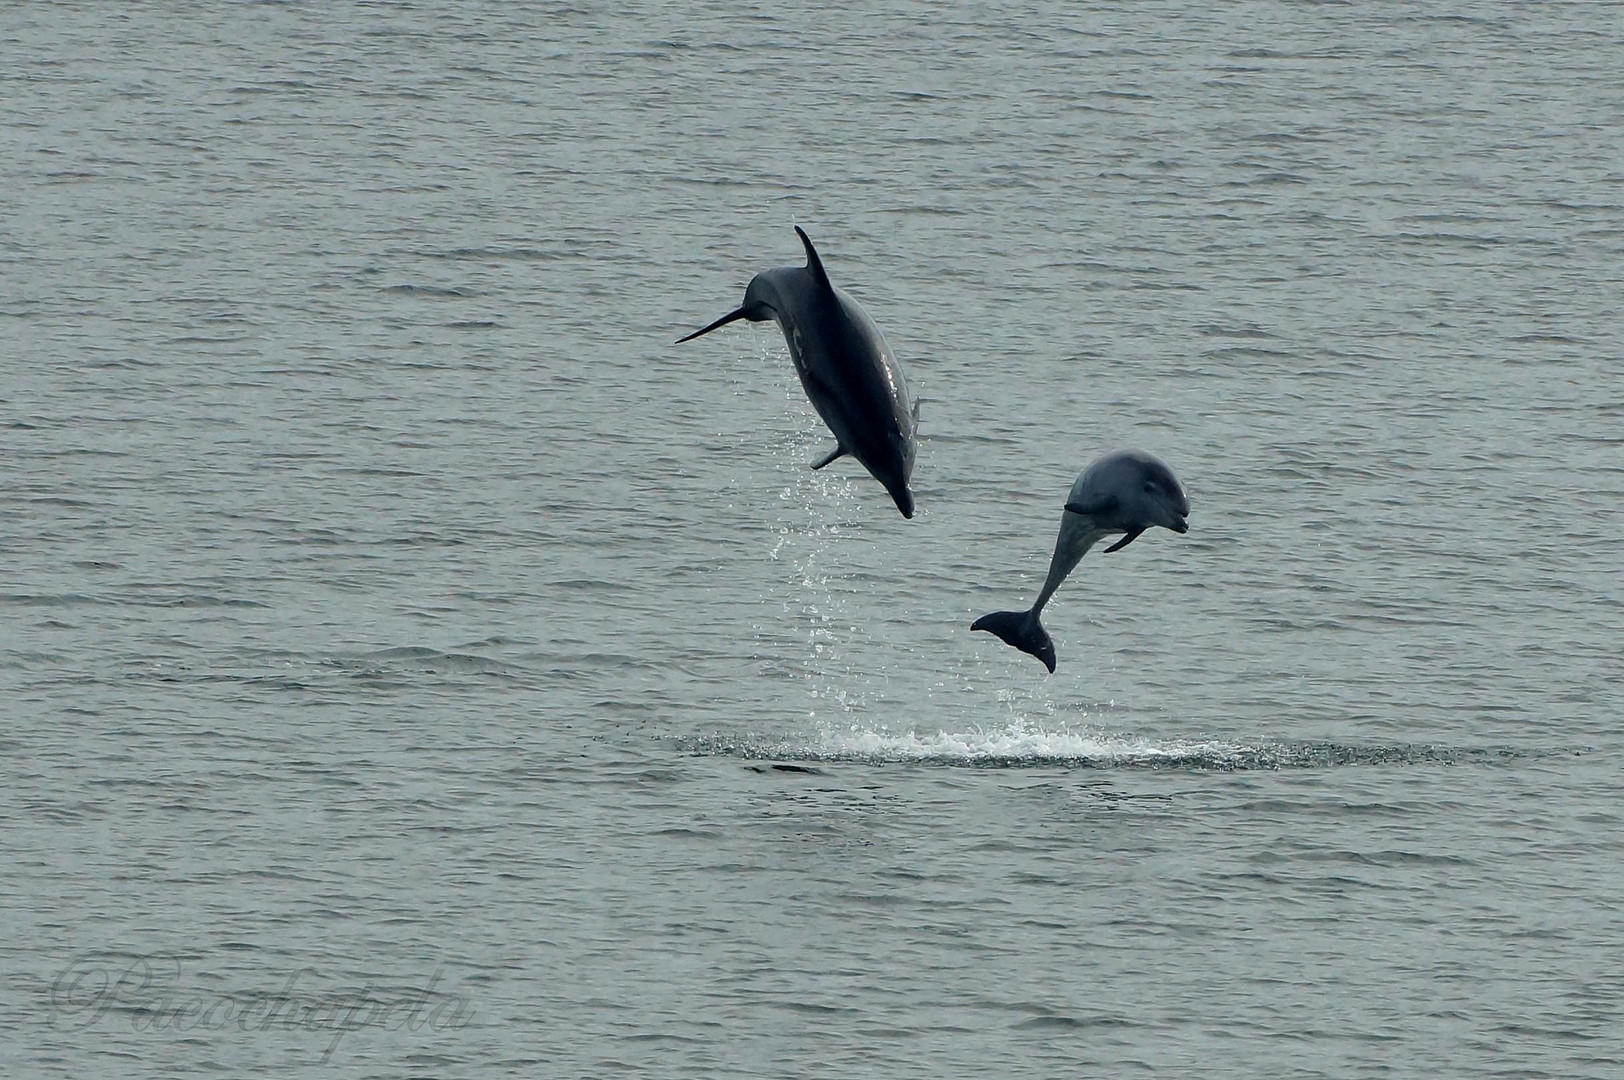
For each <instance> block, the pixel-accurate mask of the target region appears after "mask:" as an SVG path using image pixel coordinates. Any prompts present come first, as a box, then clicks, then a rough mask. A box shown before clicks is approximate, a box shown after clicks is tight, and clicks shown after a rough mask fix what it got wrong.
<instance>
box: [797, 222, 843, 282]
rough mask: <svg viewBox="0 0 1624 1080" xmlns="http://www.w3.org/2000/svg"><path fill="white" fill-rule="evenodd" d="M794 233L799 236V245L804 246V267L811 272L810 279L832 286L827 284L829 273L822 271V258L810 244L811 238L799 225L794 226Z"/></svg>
mask: <svg viewBox="0 0 1624 1080" xmlns="http://www.w3.org/2000/svg"><path fill="white" fill-rule="evenodd" d="M795 235H796V236H799V237H800V238H801V246H803V247H805V248H806V268H807V269H808V270H810V271H811V272H812V280H814V281H816V282H817V283H818V284H819V285H823V286H825V287H826V288H833V287H834V286H832V285H830V284H829V275H828V274H827V273H825V272H824V269H823V260H822V259H820V258H818V249H817V248H815V247H813V246H812V238H811V237H810V236H808V235H806V230H805V229H803V228H801V227H800V226H799V225H797V226H795Z"/></svg>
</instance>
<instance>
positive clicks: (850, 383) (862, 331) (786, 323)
mask: <svg viewBox="0 0 1624 1080" xmlns="http://www.w3.org/2000/svg"><path fill="white" fill-rule="evenodd" d="M795 232H796V234H797V235H798V236H800V238H801V243H802V244H803V245H804V246H805V247H806V265H805V266H781V267H778V268H777V269H773V270H763V271H762V272H761V273H759V274H757V275H756V276H755V277H753V278H751V279H750V285H749V287H748V288H747V289H745V291H744V305H743V306H742V307H740V308H738V309H737V310H735V311H730V312H728V313H727V314H726V315H723V316H722V317H721V318H720V319H717V320H716V321H715V322H713V323H711V324H710V325H709V326H707V327H705V329H703V330H696V331H694V332H693V333H691V334H689V335H688V336H687V337H685V338H681V339H680V340H679V341H678V342H677V344H679V345H680V344H682V342H684V341H692V340H693V339H694V338H696V337H699V336H700V335H701V334H708V333H710V332H711V331H712V330H715V329H716V328H717V327H718V326H726V325H727V324H728V323H730V322H733V321H734V320H735V319H748V320H750V321H751V322H765V321H766V320H768V319H777V320H778V326H779V328H780V329H782V330H783V331H784V340H785V342H787V343H788V344H789V356H790V360H791V361H793V362H794V364H795V373H796V374H797V375H799V376H800V377H801V386H802V387H804V388H805V390H806V396H807V398H808V399H809V400H810V401H811V402H812V407H813V408H814V409H816V410H817V411H818V415H819V416H821V417H823V422H824V423H825V424H828V425H829V430H830V431H832V432H833V433H834V436H835V448H834V449H833V450H831V451H829V453H828V454H826V455H824V456H823V457H822V458H821V459H819V460H818V461H816V462H814V463H813V465H812V467H813V468H814V469H821V468H823V467H824V466H825V465H827V464H829V463H830V462H831V461H833V460H835V459H836V458H838V457H840V456H842V455H843V454H850V455H851V456H852V457H854V458H856V459H857V460H858V461H859V462H861V463H862V466H863V468H865V469H867V470H868V471H869V473H870V474H871V475H872V476H873V477H874V479H876V480H878V481H879V482H880V483H881V484H883V485H884V486H885V490H886V491H888V492H890V493H891V498H892V499H894V500H895V501H896V504H897V509H898V510H901V511H902V516H903V517H905V518H911V517H913V513H914V498H913V492H912V491H910V490H908V478H909V476H911V475H912V473H913V463H914V452H915V450H916V443H915V438H914V436H915V432H916V430H917V429H918V425H919V413H918V409H917V407H916V406H915V405H913V404H912V403H910V401H909V399H908V384H907V382H906V381H905V380H904V379H903V377H902V366H901V365H900V364H898V363H897V358H896V357H895V356H893V355H892V354H891V349H890V348H889V347H888V346H887V345H886V344H885V338H884V336H883V335H881V333H880V328H879V327H877V326H875V325H874V320H872V319H870V318H869V317H868V315H867V313H865V312H864V311H863V309H862V308H860V307H858V306H857V301H855V300H853V299H852V298H851V297H850V296H847V295H846V294H845V292H843V291H841V290H840V289H837V288H835V286H834V285H832V284H831V283H830V281H829V275H828V274H827V273H825V272H824V269H823V260H821V259H819V258H818V252H817V249H816V248H814V247H813V246H812V241H811V240H810V239H809V238H808V237H807V235H806V233H805V232H804V231H803V230H802V229H801V227H800V226H799V225H797V226H796V227H795Z"/></svg>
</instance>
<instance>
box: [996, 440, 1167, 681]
mask: <svg viewBox="0 0 1624 1080" xmlns="http://www.w3.org/2000/svg"><path fill="white" fill-rule="evenodd" d="M1189 514H1190V500H1189V498H1188V497H1187V496H1186V495H1185V494H1184V486H1183V485H1182V484H1180V483H1179V480H1178V477H1176V476H1174V475H1173V470H1172V469H1169V468H1168V467H1167V466H1166V464H1164V463H1163V462H1162V461H1161V460H1160V459H1158V458H1154V457H1152V456H1151V455H1149V454H1147V453H1144V452H1143V451H1140V450H1121V451H1117V452H1116V453H1112V454H1106V455H1105V456H1104V457H1102V458H1100V459H1099V460H1098V461H1096V462H1094V464H1092V465H1090V466H1089V467H1088V468H1086V469H1084V470H1083V474H1082V475H1081V476H1079V477H1078V478H1077V482H1076V483H1075V484H1073V485H1072V486H1071V494H1070V495H1069V496H1067V498H1066V511H1065V513H1064V514H1062V515H1061V516H1060V535H1059V536H1058V537H1057V538H1056V539H1055V544H1054V557H1053V558H1051V559H1050V560H1049V576H1048V578H1047V579H1046V580H1045V581H1044V582H1043V591H1042V592H1040V593H1038V599H1037V603H1035V604H1033V605H1032V606H1031V607H1030V608H1028V609H1027V610H1026V611H995V612H993V613H992V614H991V615H983V616H981V618H979V619H977V620H976V621H975V622H974V623H973V624H972V625H971V627H970V629H971V630H985V631H987V632H988V633H989V634H997V635H998V636H999V637H1001V638H1003V639H1004V641H1005V642H1007V643H1008V644H1010V645H1013V646H1015V647H1016V648H1017V649H1020V650H1021V651H1022V652H1028V653H1031V654H1032V655H1033V656H1035V657H1037V658H1038V659H1039V660H1042V661H1043V664H1044V666H1045V667H1047V668H1048V669H1049V671H1050V672H1051V673H1053V671H1054V642H1053V641H1052V640H1050V638H1049V635H1048V632H1047V631H1045V630H1044V629H1043V624H1042V623H1041V622H1039V621H1038V613H1039V612H1041V611H1042V610H1043V605H1044V604H1047V603H1048V602H1049V597H1051V596H1053V595H1054V592H1055V590H1056V589H1058V588H1060V583H1061V582H1062V581H1065V580H1066V575H1067V574H1069V573H1071V571H1072V568H1073V567H1075V566H1076V565H1077V563H1078V561H1079V560H1081V559H1082V557H1083V556H1084V555H1085V554H1087V553H1088V549H1089V548H1091V547H1093V546H1094V545H1095V544H1097V543H1098V542H1099V541H1100V540H1102V539H1104V538H1105V537H1107V536H1113V535H1116V534H1118V533H1126V534H1127V535H1126V536H1123V538H1122V539H1121V540H1118V541H1117V542H1116V543H1114V544H1112V545H1111V546H1110V547H1108V548H1106V549H1105V551H1106V554H1110V553H1111V552H1113V551H1121V550H1122V549H1123V548H1125V547H1127V546H1128V545H1129V544H1131V543H1133V542H1134V541H1135V540H1137V539H1138V538H1139V534H1140V533H1142V532H1144V531H1145V530H1146V529H1148V528H1150V527H1151V526H1152V525H1160V526H1161V527H1162V528H1164V529H1172V530H1173V531H1174V532H1176V533H1182V532H1187V531H1188V530H1189V528H1190V526H1189V523H1188V522H1187V521H1185V518H1187V517H1188V516H1189Z"/></svg>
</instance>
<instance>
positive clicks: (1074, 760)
mask: <svg viewBox="0 0 1624 1080" xmlns="http://www.w3.org/2000/svg"><path fill="white" fill-rule="evenodd" d="M678 742H679V745H681V746H682V747H683V748H684V749H685V750H687V751H688V752H690V753H693V754H697V755H703V756H723V757H737V758H744V759H748V760H773V761H824V762H851V763H855V764H867V765H885V764H914V765H931V766H958V767H979V768H1033V767H1045V766H1048V767H1064V768H1094V769H1122V768H1144V769H1204V770H1218V771H1234V770H1244V769H1321V768H1331V767H1335V766H1342V765H1484V764H1495V763H1498V762H1504V761H1509V760H1515V759H1521V758H1528V757H1533V756H1545V755H1549V754H1558V753H1561V754H1568V753H1580V752H1583V751H1579V750H1573V749H1565V750H1549V751H1528V750H1518V749H1511V748H1507V747H1468V748H1462V747H1449V746H1438V745H1426V744H1419V745H1417V744H1393V745H1381V744H1374V745H1359V744H1339V743H1328V742H1231V741H1227V740H1203V739H1147V738H1142V737H1139V736H1135V735H1128V734H1121V733H1112V732H1107V731H1104V730H1102V729H1099V728H1093V727H1078V728H1074V727H1071V726H1069V725H1062V726H1060V727H1058V728H1054V729H1049V728H1045V727H1042V726H1039V725H1034V724H1031V723H1029V722H1026V721H1016V722H1014V723H1012V724H1010V725H1008V726H1006V727H1002V728H997V727H994V728H981V727H973V728H970V729H969V730H966V731H960V732H951V731H935V732H921V731H901V732H893V731H890V730H887V729H883V728H882V729H879V730H868V729H865V728H863V727H860V726H856V725H854V726H852V727H849V728H846V729H844V730H837V729H834V728H826V729H823V730H821V731H818V732H816V733H813V734H811V735H809V736H805V737H801V738H795V737H768V736H756V735H744V736H738V737H729V736H723V735H712V736H704V737H699V738H694V739H684V740H678Z"/></svg>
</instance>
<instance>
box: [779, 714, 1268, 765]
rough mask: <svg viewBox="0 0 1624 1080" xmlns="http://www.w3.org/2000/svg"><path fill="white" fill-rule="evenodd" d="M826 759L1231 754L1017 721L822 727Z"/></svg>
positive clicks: (1224, 748)
mask: <svg viewBox="0 0 1624 1080" xmlns="http://www.w3.org/2000/svg"><path fill="white" fill-rule="evenodd" d="M808 749H809V750H810V751H811V753H812V754H813V755H814V756H817V757H820V758H827V759H836V760H838V759H864V760H882V761H963V762H967V763H969V762H989V763H990V762H1005V761H1008V762H1031V761H1098V762H1100V763H1102V764H1124V763H1131V762H1147V763H1148V762H1156V761H1173V760H1192V759H1195V760H1212V759H1222V758H1225V757H1229V756H1232V755H1234V754H1235V753H1236V752H1238V751H1241V750H1242V748H1241V747H1239V746H1237V745H1235V744H1232V743H1222V742H1211V741H1194V740H1189V739H1145V738H1140V737H1138V736H1133V735H1127V734H1114V733H1111V732H1107V731H1105V730H1103V729H1100V728H1096V727H1091V726H1090V727H1073V726H1071V725H1069V724H1060V725H1058V726H1057V727H1052V728H1051V727H1044V726H1042V725H1040V724H1035V723H1033V722H1031V721H1028V720H1016V721H1013V722H1011V723H1010V724H1008V725H1006V726H1003V727H992V728H987V727H980V726H976V727H971V728H970V729H969V730H967V731H934V732H931V731H923V732H922V731H900V732H894V731H890V730H887V729H884V728H881V729H879V730H865V729H864V728H862V727H859V726H856V725H853V726H852V727H849V728H846V729H843V730H841V729H834V728H826V729H824V730H823V731H822V732H820V733H819V736H818V742H817V744H816V745H815V746H813V747H809V748H808Z"/></svg>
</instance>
